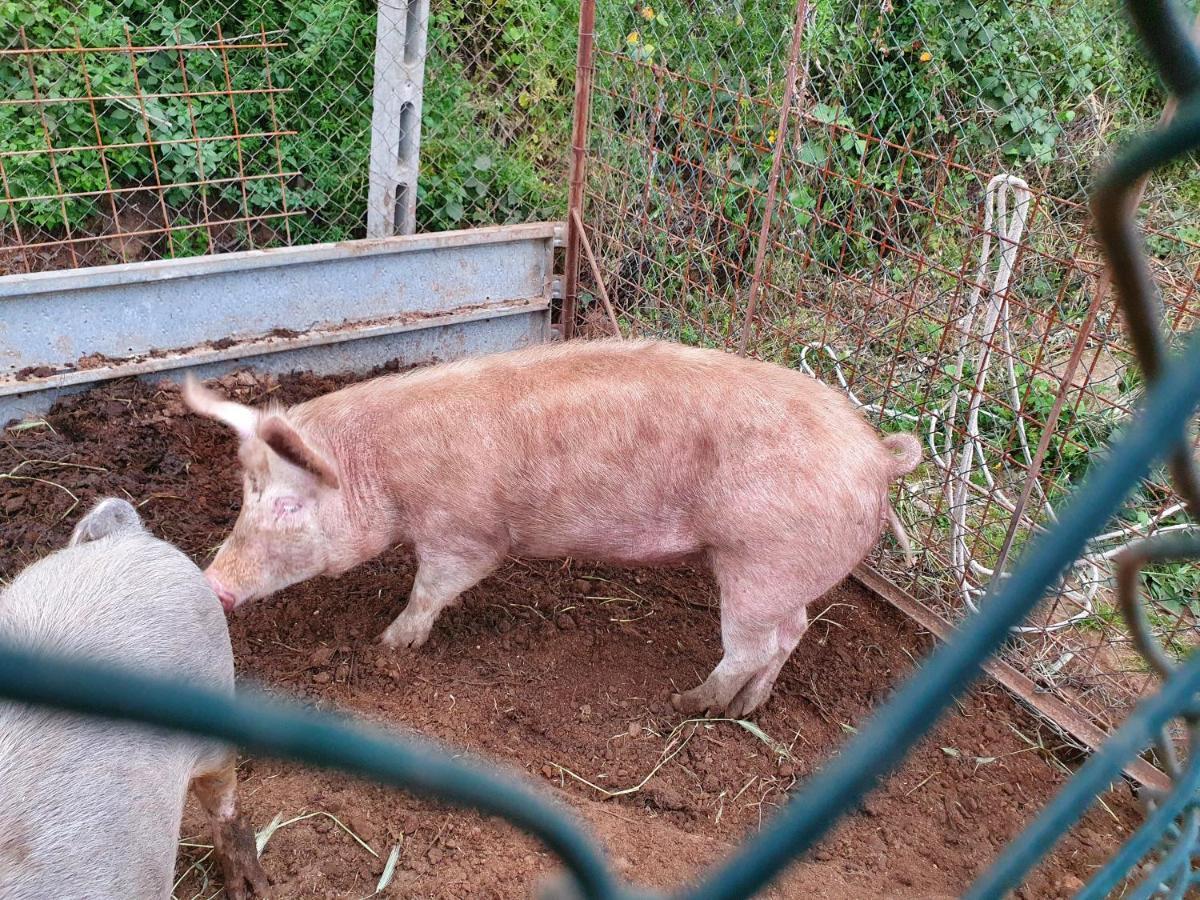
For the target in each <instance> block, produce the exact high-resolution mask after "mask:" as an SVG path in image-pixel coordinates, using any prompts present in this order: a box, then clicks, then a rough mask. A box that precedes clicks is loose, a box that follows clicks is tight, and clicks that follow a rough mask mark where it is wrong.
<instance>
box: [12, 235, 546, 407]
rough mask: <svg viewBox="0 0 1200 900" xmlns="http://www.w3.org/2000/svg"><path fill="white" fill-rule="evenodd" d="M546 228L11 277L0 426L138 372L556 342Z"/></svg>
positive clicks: (412, 356) (358, 364) (285, 365)
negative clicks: (60, 399) (70, 394)
mask: <svg viewBox="0 0 1200 900" xmlns="http://www.w3.org/2000/svg"><path fill="white" fill-rule="evenodd" d="M563 233H564V226H563V225H562V224H561V223H554V222H546V223H535V224H529V225H512V226H497V227H491V228H481V229H473V230H468V231H450V232H439V233H436V234H421V235H409V236H403V237H390V238H381V239H377V240H362V241H348V242H343V243H338V244H317V245H312V246H305V247H284V248H279V249H273V250H254V251H248V252H243V253H230V254H224V255H220V256H207V257H200V258H196V259H176V260H163V261H159V262H141V263H129V264H126V265H116V266H105V267H98V268H90V269H73V270H70V271H64V272H44V273H39V274H34V275H8V276H4V277H0V424H3V423H5V422H7V421H10V420H12V419H21V418H25V417H28V416H31V415H37V414H40V413H43V412H45V411H46V410H47V409H48V408H49V407H50V406H51V405H52V404H53V402H54V401H55V399H57V398H58V397H59V396H61V395H63V394H64V393H68V392H71V391H78V390H83V389H86V388H87V387H89V386H91V385H94V384H95V383H96V382H100V381H106V380H110V379H114V378H124V377H130V376H140V377H147V376H154V377H157V378H162V377H179V376H180V375H181V373H182V371H183V370H187V369H191V370H193V371H195V372H196V374H198V375H199V376H200V377H209V376H211V375H216V374H220V373H221V372H224V371H228V370H230V369H233V368H238V367H242V366H247V367H251V368H255V369H259V370H264V371H274V372H281V371H291V370H295V369H305V370H308V371H312V372H321V373H325V372H341V371H356V372H361V371H365V370H367V369H369V368H371V367H372V366H376V365H380V364H382V363H384V362H387V361H390V360H394V359H398V360H400V361H401V362H402V363H404V364H416V363H426V362H432V361H435V360H447V359H454V358H457V357H461V356H466V355H469V354H476V353H486V352H493V351H499V350H507V349H513V348H516V347H523V346H526V345H529V344H533V343H538V342H542V341H546V340H549V339H550V338H551V335H552V332H551V328H550V304H551V300H552V299H553V297H554V296H555V293H556V291H557V289H558V288H557V281H556V278H555V275H554V248H555V247H556V246H558V245H561V242H562V236H563Z"/></svg>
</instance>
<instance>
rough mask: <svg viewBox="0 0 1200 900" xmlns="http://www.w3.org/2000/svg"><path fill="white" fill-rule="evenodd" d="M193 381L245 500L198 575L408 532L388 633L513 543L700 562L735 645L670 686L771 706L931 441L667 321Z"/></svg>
mask: <svg viewBox="0 0 1200 900" xmlns="http://www.w3.org/2000/svg"><path fill="white" fill-rule="evenodd" d="M185 399H186V400H187V402H188V404H189V405H190V406H191V408H192V409H194V410H195V411H197V412H199V413H201V414H203V415H206V416H210V417H212V418H215V419H218V420H220V421H222V422H224V423H226V424H228V425H230V426H231V427H232V428H233V429H234V430H235V431H236V432H237V433H238V436H239V437H240V439H241V447H240V449H239V457H240V459H241V462H242V467H243V469H244V498H243V503H242V509H241V514H240V515H239V516H238V520H237V522H236V524H235V525H234V528H233V531H232V533H231V534H230V535H229V537H228V539H226V541H225V542H224V544H222V546H221V548H220V550H219V551H218V553H217V555H216V558H215V559H214V560H213V563H212V565H211V566H210V567H209V568H208V570H207V572H206V573H205V574H206V575H207V577H208V579H209V581H210V582H211V584H212V586H213V588H214V589H215V590H216V592H217V595H218V596H219V597H220V598H221V601H222V603H223V604H224V606H225V608H226V609H227V610H232V609H234V608H235V607H237V606H240V605H241V604H242V603H245V602H246V601H247V600H251V599H254V598H257V597H264V596H267V595H269V594H272V593H274V592H276V591H279V590H281V589H283V588H285V587H287V586H288V585H292V584H295V583H297V582H299V581H303V580H305V579H308V578H312V577H314V576H316V575H334V576H336V575H340V574H341V573H343V572H345V571H347V570H348V569H351V568H353V567H354V566H356V565H358V564H359V563H362V562H364V561H366V560H369V559H371V558H372V557H374V556H377V555H378V554H380V553H382V552H384V551H385V550H387V549H389V548H391V547H393V546H395V545H397V544H405V545H407V546H410V547H412V548H413V550H414V551H415V553H416V557H417V561H418V563H419V567H418V571H417V575H416V579H415V581H414V584H413V587H412V592H411V594H410V595H409V600H408V606H407V607H406V608H405V609H404V611H403V612H402V613H401V614H400V615H399V616H398V617H397V618H396V620H395V621H393V622H392V623H391V625H389V626H388V628H387V630H386V631H384V633H383V635H382V638H381V639H382V641H383V643H384V644H386V645H388V646H389V647H393V648H398V647H419V646H420V645H421V644H423V643H424V642H425V640H426V639H427V638H428V637H429V633H430V630H431V628H432V627H433V623H434V621H435V620H436V619H437V617H438V614H439V613H440V612H441V611H442V610H443V609H445V608H446V607H447V606H448V605H450V604H451V603H453V602H454V601H455V600H456V599H457V598H458V597H459V595H461V594H462V592H463V591H465V590H467V589H468V588H470V587H472V586H473V585H475V584H477V583H478V582H479V581H480V580H481V579H483V578H485V577H487V575H488V574H489V573H491V572H493V571H495V569H496V568H497V567H498V566H499V565H500V564H501V563H502V562H504V560H505V558H506V557H508V556H524V557H528V558H561V557H571V558H574V559H581V560H590V561H595V562H604V563H613V564H618V565H630V566H646V565H661V564H670V563H678V562H683V561H691V562H700V561H702V562H704V563H706V564H707V565H708V566H709V567H710V569H711V570H712V572H713V574H714V575H715V576H716V579H717V582H718V584H719V586H720V590H721V642H722V647H723V649H724V656H723V657H722V659H721V661H720V663H719V664H718V665H717V667H716V668H715V669H714V670H713V671H712V674H710V675H709V676H708V678H707V679H706V680H705V681H704V683H703V684H701V685H699V686H698V687H695V688H693V689H692V690H690V691H687V692H686V693H684V694H683V695H682V696H676V697H674V698H672V699H673V700H674V701H675V703H676V705H677V706H678V707H679V708H680V709H682V710H684V711H685V712H688V713H696V712H700V711H704V710H710V711H722V712H724V713H725V714H726V715H730V716H744V715H746V714H747V713H749V712H750V711H752V710H753V709H754V708H755V707H757V706H758V705H759V704H761V703H762V702H763V701H764V700H766V699H767V697H768V696H769V695H770V693H771V688H772V686H773V685H774V683H775V679H776V677H777V676H778V675H779V671H780V669H781V668H782V667H783V664H784V663H785V662H786V661H787V658H788V656H789V655H790V654H791V652H792V650H793V649H794V648H795V647H796V644H797V643H798V642H799V641H800V638H801V637H802V636H803V635H804V632H805V630H806V628H807V625H808V620H807V607H808V604H809V603H811V602H812V601H813V600H815V599H816V598H818V597H820V596H821V595H822V594H823V593H825V592H826V591H827V590H829V589H830V588H831V587H833V586H834V585H835V584H837V583H838V582H839V581H841V580H842V579H843V578H845V577H846V575H847V574H848V573H849V572H850V570H851V569H853V568H854V566H855V565H857V564H858V563H859V562H860V561H861V560H862V559H863V558H864V557H865V556H866V554H867V553H868V552H869V551H870V550H871V548H872V547H873V546H874V545H875V543H876V542H877V541H878V539H879V537H880V534H881V533H882V531H883V530H884V527H885V525H886V524H888V523H890V524H891V526H892V528H893V530H894V531H895V532H896V534H897V537H898V538H899V540H900V543H901V545H902V546H903V547H904V549H905V552H906V553H907V550H908V547H907V540H906V539H905V537H904V534H903V530H902V529H901V528H900V524H899V521H898V520H897V519H896V517H895V514H894V512H893V511H892V509H891V506H890V505H889V503H888V485H889V483H890V482H892V481H893V480H895V479H896V478H897V477H899V476H901V475H904V474H905V473H907V472H909V471H911V470H912V469H913V468H914V467H915V466H916V465H917V464H918V463H919V462H920V458H921V449H920V444H919V442H918V441H917V440H916V438H914V437H913V436H911V435H902V434H897V435H892V436H890V437H887V438H884V439H881V438H880V436H879V435H878V434H877V433H876V432H875V430H874V429H873V428H872V427H871V426H870V425H869V424H868V423H867V422H866V421H865V420H864V419H863V417H862V416H861V415H859V413H858V412H857V411H856V410H855V409H854V408H853V407H852V406H851V404H850V403H849V402H848V401H847V400H846V398H845V397H843V396H842V395H841V394H839V393H838V392H836V391H835V390H833V389H832V388H830V387H828V386H826V385H824V384H821V383H820V382H818V381H816V380H814V379H812V378H809V377H808V376H806V375H803V374H800V373H797V372H794V371H792V370H790V369H785V368H782V367H780V366H776V365H772V364H769V363H764V362H757V361H754V360H748V359H742V358H739V357H736V356H732V355H730V354H727V353H722V352H719V351H715V350H701V349H695V348H690V347H684V346H681V345H678V344H672V343H666V342H655V341H612V340H604V341H595V342H579V341H576V342H570V343H565V344H552V345H545V346H538V347H533V348H529V349H525V350H518V351H514V352H509V353H499V354H495V355H491V356H485V357H478V358H473V359H467V360H465V361H461V362H456V363H450V364H446V365H438V366H432V367H429V368H425V369H420V370H417V371H414V372H411V373H407V374H401V375H391V376H385V377H382V378H377V379H374V380H371V381H366V382H361V383H359V384H354V385H351V386H350V387H347V388H344V389H343V390H340V391H336V392H334V393H332V394H327V395H325V396H323V397H318V398H316V399H315V400H310V401H309V402H307V403H301V404H300V405H298V406H293V407H291V408H290V409H282V408H268V409H265V410H257V409H253V408H251V407H248V406H243V405H241V404H238V403H234V402H231V401H228V400H223V399H221V398H219V397H218V396H217V395H215V394H214V393H212V392H211V391H209V390H207V389H206V388H203V387H201V386H200V385H199V384H197V383H196V382H195V381H194V380H193V381H189V383H188V385H187V386H186V389H185Z"/></svg>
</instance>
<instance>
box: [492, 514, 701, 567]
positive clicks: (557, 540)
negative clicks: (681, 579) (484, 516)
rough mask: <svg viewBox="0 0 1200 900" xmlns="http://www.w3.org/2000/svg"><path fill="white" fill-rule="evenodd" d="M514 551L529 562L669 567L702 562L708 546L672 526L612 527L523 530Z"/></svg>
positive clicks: (514, 539)
mask: <svg viewBox="0 0 1200 900" xmlns="http://www.w3.org/2000/svg"><path fill="white" fill-rule="evenodd" d="M511 537H512V545H511V546H512V552H513V554H514V555H516V556H523V557H526V558H527V559H561V558H563V557H568V556H569V557H571V558H572V559H579V560H587V561H589V562H598V563H610V564H612V565H620V566H665V565H678V564H680V563H684V562H694V561H698V560H699V559H700V558H702V557H703V555H704V551H705V549H706V548H705V547H704V545H703V544H701V543H700V541H699V540H698V538H697V536H696V535H695V534H693V533H689V532H687V531H685V530H683V529H680V528H678V527H671V525H669V524H664V525H660V526H657V527H656V526H643V525H635V526H630V525H629V524H627V523H626V524H624V525H620V524H615V523H614V524H609V525H606V526H603V527H599V528H596V529H588V530H581V529H579V528H578V527H576V528H564V529H557V530H547V531H545V532H541V531H540V530H538V531H525V530H521V531H518V532H517V533H514V534H512V535H511Z"/></svg>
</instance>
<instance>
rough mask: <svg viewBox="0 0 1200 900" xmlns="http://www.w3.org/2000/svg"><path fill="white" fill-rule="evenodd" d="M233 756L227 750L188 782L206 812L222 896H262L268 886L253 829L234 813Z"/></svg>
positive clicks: (239, 898) (240, 898)
mask: <svg viewBox="0 0 1200 900" xmlns="http://www.w3.org/2000/svg"><path fill="white" fill-rule="evenodd" d="M236 762H237V758H236V757H235V756H234V755H233V754H230V755H229V757H228V759H227V760H226V762H225V763H224V764H222V765H221V766H220V767H219V768H217V769H216V770H215V771H213V772H207V773H205V774H203V775H200V776H199V777H197V778H196V779H195V780H194V781H193V782H192V791H193V793H195V795H196V799H197V800H199V801H200V805H201V806H202V807H203V808H204V811H205V813H207V814H208V820H209V824H210V825H211V826H212V837H213V853H214V855H215V856H216V858H217V861H218V862H219V863H220V864H221V871H222V872H223V873H224V875H225V896H227V897H229V898H230V900H246V898H249V897H264V896H266V894H267V893H268V891H269V890H270V887H271V882H270V880H269V879H268V878H267V874H266V873H265V872H264V871H263V869H262V865H261V864H260V863H259V861H258V850H257V848H256V847H255V843H254V831H253V830H252V829H251V828H250V827H249V826H247V825H246V824H245V823H244V822H243V821H242V820H241V818H240V817H239V816H238V811H237V769H236V766H235V764H236Z"/></svg>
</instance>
